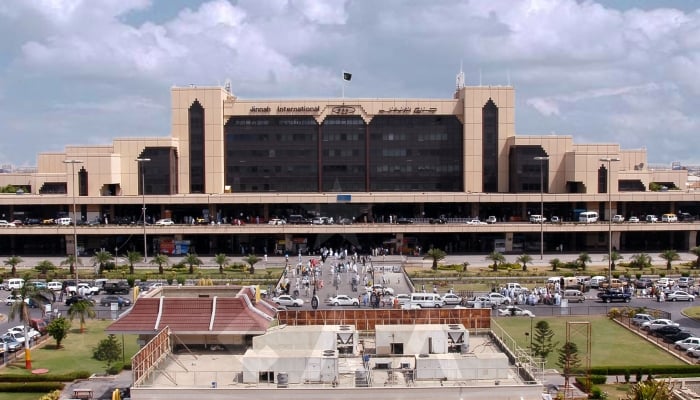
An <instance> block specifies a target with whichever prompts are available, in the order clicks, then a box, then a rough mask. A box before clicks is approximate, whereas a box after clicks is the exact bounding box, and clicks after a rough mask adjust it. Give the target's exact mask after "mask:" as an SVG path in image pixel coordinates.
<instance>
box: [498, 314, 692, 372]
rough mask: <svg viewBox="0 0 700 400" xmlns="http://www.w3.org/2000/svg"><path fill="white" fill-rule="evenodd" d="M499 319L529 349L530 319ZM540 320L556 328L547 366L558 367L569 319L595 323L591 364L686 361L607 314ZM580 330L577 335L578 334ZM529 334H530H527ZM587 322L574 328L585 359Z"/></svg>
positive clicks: (671, 362)
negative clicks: (658, 346) (560, 349)
mask: <svg viewBox="0 0 700 400" xmlns="http://www.w3.org/2000/svg"><path fill="white" fill-rule="evenodd" d="M495 321H496V322H497V323H498V324H499V325H500V326H501V327H503V329H504V330H505V331H506V332H507V333H508V334H509V335H510V336H511V337H512V338H513V339H514V340H515V341H516V342H517V344H518V346H520V347H522V348H525V349H526V348H528V347H529V345H530V337H529V336H528V335H529V333H530V318H525V317H502V318H496V319H495ZM539 321H547V322H548V323H549V327H550V328H551V329H552V331H554V337H553V339H552V342H553V343H557V342H558V345H557V346H556V349H555V350H554V351H553V352H552V353H551V354H550V355H549V356H548V357H547V365H546V367H547V368H557V369H559V368H558V367H557V366H556V363H557V358H558V356H559V352H558V350H559V348H561V346H562V345H563V344H564V342H566V323H567V321H589V322H590V323H591V366H592V367H605V366H629V367H636V366H644V365H682V364H683V363H682V362H681V361H680V360H678V359H676V358H675V357H673V356H671V355H670V354H668V353H666V352H665V351H663V350H661V349H659V348H657V347H656V346H654V345H652V344H651V343H649V342H647V341H645V340H643V339H641V338H639V337H638V336H637V335H635V334H634V333H632V332H630V331H628V330H627V329H625V328H623V327H621V326H619V325H617V324H616V323H615V322H613V321H611V320H610V319H608V318H607V317H606V316H603V315H600V316H596V315H591V316H579V317H547V318H539V317H536V318H534V319H533V321H532V326H533V335H534V334H535V332H536V329H535V328H534V327H535V326H536V325H537V322H539ZM574 332H576V334H574ZM525 333H528V335H525ZM585 337H586V335H585V328H584V326H583V325H575V326H574V327H572V339H573V340H572V341H573V342H574V343H576V345H577V346H578V349H579V355H580V358H581V359H582V360H584V359H585V352H586V342H585Z"/></svg>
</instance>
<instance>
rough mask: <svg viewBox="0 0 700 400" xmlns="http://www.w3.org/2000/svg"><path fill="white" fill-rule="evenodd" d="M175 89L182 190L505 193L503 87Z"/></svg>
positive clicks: (508, 121) (508, 115) (508, 112)
mask: <svg viewBox="0 0 700 400" xmlns="http://www.w3.org/2000/svg"><path fill="white" fill-rule="evenodd" d="M172 94H173V119H174V124H173V129H174V132H173V135H174V136H175V137H176V138H177V139H178V142H179V144H180V149H179V153H178V154H179V156H180V157H181V159H180V160H179V163H178V166H179V168H180V173H179V178H180V185H179V188H180V190H181V191H183V192H184V193H221V192H230V193H260V192H277V193H325V192H336V193H341V192H347V193H358V192H360V193H362V192H457V193H464V192H505V191H507V190H508V175H507V168H508V164H507V162H508V154H507V153H508V152H507V150H506V142H507V138H508V137H511V136H514V129H513V123H512V119H513V113H512V110H513V109H512V104H513V97H514V93H513V89H512V88H510V87H496V88H491V87H469V88H461V89H459V90H458V91H457V92H456V93H455V98H454V99H442V100H426V99H392V100H386V99H344V100H342V99H335V100H333V99H331V100H325V101H321V100H284V101H282V100H279V101H252V100H239V99H237V98H236V97H235V96H233V95H232V94H231V93H229V92H227V91H226V90H224V89H222V88H219V87H211V88H210V87H204V88H198V87H189V88H174V89H173V92H172ZM499 104H502V107H501V106H499Z"/></svg>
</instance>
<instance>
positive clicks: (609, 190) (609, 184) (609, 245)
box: [600, 157, 620, 283]
mask: <svg viewBox="0 0 700 400" xmlns="http://www.w3.org/2000/svg"><path fill="white" fill-rule="evenodd" d="M600 161H603V162H606V163H608V179H607V185H606V186H607V187H606V189H607V191H608V283H610V282H612V280H611V279H612V263H613V260H612V194H611V193H612V183H611V182H610V164H612V162H613V161H620V159H619V158H613V157H603V158H601V159H600Z"/></svg>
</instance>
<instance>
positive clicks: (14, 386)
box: [0, 382, 65, 393]
mask: <svg viewBox="0 0 700 400" xmlns="http://www.w3.org/2000/svg"><path fill="white" fill-rule="evenodd" d="M64 386H65V385H64V383H63V382H24V383H22V382H10V383H0V392H11V393H12V392H14V393H17V392H32V393H33V392H41V393H48V392H50V391H52V390H63V387H64Z"/></svg>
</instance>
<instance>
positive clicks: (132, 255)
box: [126, 251, 143, 275]
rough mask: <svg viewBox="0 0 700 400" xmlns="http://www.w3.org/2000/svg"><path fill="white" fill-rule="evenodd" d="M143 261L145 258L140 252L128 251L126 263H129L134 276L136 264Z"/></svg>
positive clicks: (130, 271)
mask: <svg viewBox="0 0 700 400" xmlns="http://www.w3.org/2000/svg"><path fill="white" fill-rule="evenodd" d="M141 260H143V256H142V255H141V253H139V252H138V251H128V252H127V253H126V261H127V262H128V263H129V273H130V274H131V275H133V274H134V264H135V263H137V262H139V261H141Z"/></svg>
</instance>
